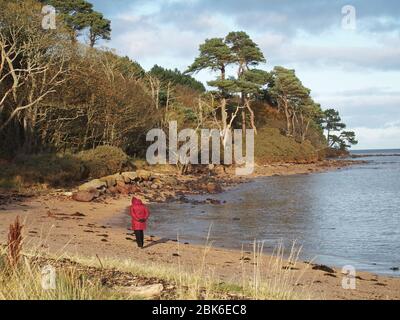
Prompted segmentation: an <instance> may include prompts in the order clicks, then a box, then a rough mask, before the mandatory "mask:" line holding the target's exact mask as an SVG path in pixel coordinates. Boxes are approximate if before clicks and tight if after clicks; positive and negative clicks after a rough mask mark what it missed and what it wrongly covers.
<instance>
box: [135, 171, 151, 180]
mask: <svg viewBox="0 0 400 320" xmlns="http://www.w3.org/2000/svg"><path fill="white" fill-rule="evenodd" d="M136 174H137V177H138V178H140V179H142V180H145V181H149V180H151V172H150V171H147V170H138V171H136Z"/></svg>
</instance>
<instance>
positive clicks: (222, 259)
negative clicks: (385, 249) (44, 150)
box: [0, 161, 400, 299]
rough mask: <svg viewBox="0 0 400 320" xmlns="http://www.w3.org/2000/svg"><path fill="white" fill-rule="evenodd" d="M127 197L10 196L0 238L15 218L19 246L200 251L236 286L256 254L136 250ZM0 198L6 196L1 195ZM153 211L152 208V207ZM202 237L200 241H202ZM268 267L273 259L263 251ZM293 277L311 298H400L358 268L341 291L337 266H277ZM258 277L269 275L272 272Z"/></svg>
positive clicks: (152, 243)
mask: <svg viewBox="0 0 400 320" xmlns="http://www.w3.org/2000/svg"><path fill="white" fill-rule="evenodd" d="M348 164H349V163H347V162H343V163H340V162H329V161H326V162H322V163H316V164H297V165H286V164H283V165H272V166H266V167H258V168H257V170H256V173H255V175H263V176H268V175H269V176H272V175H277V174H279V175H287V174H305V173H313V172H321V171H325V170H330V169H332V170H333V169H337V168H340V167H343V166H346V165H348ZM130 199H131V197H130V196H127V195H119V196H117V197H106V198H104V199H99V200H97V201H95V202H89V203H83V202H76V201H73V200H71V199H70V197H67V196H65V195H63V193H61V192H51V193H49V194H47V195H41V196H38V197H29V198H22V199H21V198H20V199H14V200H13V199H12V198H11V200H9V201H3V202H2V203H1V205H0V215H1V217H2V219H1V220H0V242H1V243H2V244H5V243H6V240H7V232H8V226H9V225H10V224H11V223H12V222H13V221H14V220H15V218H16V217H17V216H19V217H20V218H21V220H22V221H23V224H24V238H25V239H24V247H25V249H27V248H38V249H39V250H40V251H42V252H45V253H48V254H50V255H52V256H60V255H64V256H65V255H67V256H77V257H93V256H96V255H97V256H98V257H99V258H100V259H102V258H115V259H121V260H123V259H131V260H134V261H137V262H140V263H144V264H146V263H148V264H158V265H165V266H168V267H177V266H178V264H179V266H180V267H182V268H183V269H184V270H186V271H187V272H192V271H193V270H195V269H196V268H197V267H198V266H199V265H200V264H201V263H202V259H203V256H204V254H205V252H206V257H207V259H206V261H207V263H206V265H207V270H208V271H209V272H212V273H213V275H214V276H215V277H217V278H218V279H220V281H221V282H227V283H240V281H241V280H242V279H243V274H244V273H245V274H251V273H252V269H253V267H254V258H255V257H254V252H253V250H252V248H251V247H249V248H244V250H243V251H240V250H226V249H219V248H213V247H209V248H206V249H205V247H204V246H199V245H192V244H190V243H179V242H177V240H176V239H160V238H157V235H150V234H148V235H146V238H145V248H144V249H143V250H140V249H138V248H137V247H136V244H135V242H134V236H133V235H132V231H130V230H129V229H128V228H129V223H126V222H127V221H128V222H129V219H127V210H128V206H129V204H130ZM3 200H4V199H3ZM153 214H154V215H156V214H157V213H156V212H154V213H153ZM204 241H205V242H206V239H205V240H204ZM262 259H263V261H264V264H265V265H268V261H271V259H273V258H271V256H269V255H267V254H266V255H263V257H262ZM282 268H283V269H285V272H289V273H293V278H295V279H298V280H296V281H295V283H292V285H293V290H294V291H295V292H299V293H305V294H306V295H307V296H309V298H311V299H400V278H391V277H384V276H377V275H374V274H370V273H366V272H357V277H356V289H355V290H345V289H343V288H342V279H343V277H344V275H343V274H342V273H341V270H339V269H335V268H329V267H326V266H322V267H321V266H316V265H312V264H309V263H305V262H302V261H298V262H297V263H296V265H292V264H287V265H284V266H283V267H282ZM264 271H265V272H264V273H263V276H265V277H267V278H268V277H273V276H274V274H273V272H272V271H271V270H269V271H270V272H269V271H268V270H267V268H266V269H265V270H264Z"/></svg>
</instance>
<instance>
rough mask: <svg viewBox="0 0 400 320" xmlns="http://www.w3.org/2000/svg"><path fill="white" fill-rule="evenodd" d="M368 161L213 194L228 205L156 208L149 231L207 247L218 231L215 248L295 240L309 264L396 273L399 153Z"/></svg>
mask: <svg viewBox="0 0 400 320" xmlns="http://www.w3.org/2000/svg"><path fill="white" fill-rule="evenodd" d="M392 152H393V151H392ZM366 160H368V161H369V163H368V164H365V165H359V166H354V167H351V168H347V169H343V170H340V171H335V172H327V173H320V174H310V175H297V176H286V177H281V176H279V177H266V178H259V179H257V180H255V181H253V182H250V183H247V184H243V185H240V186H238V187H236V188H234V189H232V190H229V191H227V192H225V193H223V194H220V195H216V196H212V198H215V199H219V200H221V201H226V203H224V204H221V205H211V204H210V205H191V204H181V203H169V204H162V205H153V206H152V208H151V209H152V212H153V218H152V221H151V223H150V231H151V232H152V233H153V234H155V235H157V236H160V237H170V238H176V236H177V234H179V237H180V239H182V240H186V241H190V242H194V243H204V242H205V239H206V238H207V233H208V231H209V228H210V226H211V237H210V240H212V241H213V243H214V245H215V246H220V247H229V248H241V246H242V245H245V246H246V247H249V246H250V245H251V244H252V242H253V241H254V239H257V240H263V241H265V247H266V248H267V249H269V250H272V248H274V247H276V245H277V244H278V243H279V242H280V241H284V243H285V245H286V246H287V247H288V246H290V245H291V244H292V242H293V241H296V242H297V243H298V244H299V245H301V246H302V248H303V249H302V258H303V259H312V258H314V257H316V256H317V260H318V261H319V262H320V263H326V264H331V265H337V266H344V265H347V264H351V265H354V266H355V267H356V268H360V269H363V270H368V271H372V272H377V273H386V274H392V275H397V274H398V272H397V273H396V272H393V271H391V270H390V268H391V267H398V266H400V212H399V211H400V156H392V157H382V156H378V157H368V158H366ZM209 197H210V196H206V197H203V196H193V198H194V199H199V198H200V199H201V198H209Z"/></svg>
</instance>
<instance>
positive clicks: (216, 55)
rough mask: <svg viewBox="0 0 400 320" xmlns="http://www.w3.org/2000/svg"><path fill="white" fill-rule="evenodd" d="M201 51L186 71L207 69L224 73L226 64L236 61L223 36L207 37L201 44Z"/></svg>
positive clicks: (192, 71)
mask: <svg viewBox="0 0 400 320" xmlns="http://www.w3.org/2000/svg"><path fill="white" fill-rule="evenodd" d="M199 51H200V55H199V56H198V57H197V58H196V59H195V61H194V62H193V64H192V65H191V66H189V68H188V69H187V71H186V73H196V72H199V71H201V70H205V69H211V70H212V71H221V72H222V73H224V72H225V68H226V66H227V65H229V64H231V63H233V62H234V61H235V58H234V56H233V54H232V51H231V49H230V48H229V47H228V45H227V44H226V43H225V42H224V39H223V38H212V39H207V40H206V41H205V42H204V43H203V44H201V45H200V48H199ZM221 78H224V77H221Z"/></svg>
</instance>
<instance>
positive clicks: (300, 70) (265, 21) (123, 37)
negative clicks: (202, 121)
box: [90, 0, 400, 149]
mask: <svg viewBox="0 0 400 320" xmlns="http://www.w3.org/2000/svg"><path fill="white" fill-rule="evenodd" d="M90 2H91V3H93V5H94V7H95V9H96V10H98V11H101V12H102V13H103V14H104V15H105V16H106V17H107V18H108V19H110V20H111V22H112V29H113V32H112V39H111V40H110V41H107V42H106V43H103V44H102V45H106V46H108V47H111V48H113V49H115V50H116V51H117V53H118V54H121V55H127V56H129V57H130V58H131V59H134V60H136V61H137V62H139V63H140V64H141V65H142V66H143V67H144V68H145V69H147V70H148V69H150V68H151V67H152V66H153V65H154V64H158V65H161V66H163V67H166V68H170V69H174V68H178V69H179V70H181V71H184V70H185V69H186V68H187V66H189V65H190V64H191V63H192V62H193V60H194V58H195V57H196V56H197V55H198V47H199V45H200V44H201V43H203V42H204V40H205V39H207V38H213V37H224V36H226V35H227V34H228V33H229V32H230V31H245V32H247V33H248V34H249V35H250V37H251V38H252V39H253V40H254V41H255V42H256V43H257V44H258V45H259V46H260V48H261V49H262V50H263V52H264V55H265V57H266V59H267V62H266V63H265V64H263V65H261V66H260V68H262V69H265V70H271V69H273V67H274V66H277V65H281V66H284V67H286V68H294V69H295V70H296V73H297V75H298V77H299V78H300V79H301V80H302V82H303V84H304V85H305V86H306V87H308V88H310V89H311V90H312V96H313V98H314V99H315V100H316V101H317V102H319V103H321V105H322V107H323V109H328V108H334V109H337V110H339V111H340V114H341V116H342V119H343V121H344V122H345V123H346V124H347V128H348V129H349V130H354V131H355V132H356V134H357V137H358V140H359V144H358V145H357V146H356V147H354V148H353V149H388V148H400V3H399V1H398V0H380V1H378V0H353V1H351V0H347V1H340V0H302V1H298V0H151V1H149V0H115V1H109V0H91V1H90ZM349 6H351V7H349ZM195 77H196V78H197V79H198V80H200V81H202V82H204V83H206V82H207V81H209V80H211V79H214V78H215V74H213V73H211V72H206V71H205V72H201V73H199V74H197V75H195Z"/></svg>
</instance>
